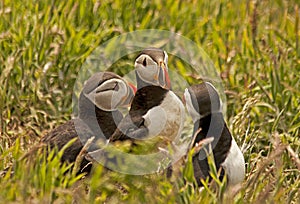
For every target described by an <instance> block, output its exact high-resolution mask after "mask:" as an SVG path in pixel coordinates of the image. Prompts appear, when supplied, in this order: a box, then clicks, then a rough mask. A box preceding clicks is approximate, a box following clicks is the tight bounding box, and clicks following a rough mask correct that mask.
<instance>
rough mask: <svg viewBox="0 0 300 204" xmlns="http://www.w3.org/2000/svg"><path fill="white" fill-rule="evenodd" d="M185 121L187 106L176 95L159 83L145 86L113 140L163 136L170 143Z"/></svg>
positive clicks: (137, 94)
mask: <svg viewBox="0 0 300 204" xmlns="http://www.w3.org/2000/svg"><path fill="white" fill-rule="evenodd" d="M184 120H185V108H184V105H183V104H182V102H181V100H180V99H179V98H178V97H177V96H176V94H174V93H173V92H172V91H170V90H166V89H164V88H162V87H160V86H146V87H143V88H141V89H139V90H138V91H137V92H136V95H135V97H134V98H133V101H132V104H131V108H130V110H129V114H128V115H127V116H126V117H125V118H124V119H123V120H122V121H121V122H120V124H119V126H118V129H117V130H116V132H115V133H114V134H113V135H112V137H111V138H110V141H111V142H113V141H116V140H124V139H130V138H131V139H139V140H142V139H149V138H151V137H155V136H160V137H162V138H164V139H163V140H165V141H168V142H170V141H173V140H174V139H175V138H176V137H177V136H179V135H180V133H181V130H182V128H183V123H184Z"/></svg>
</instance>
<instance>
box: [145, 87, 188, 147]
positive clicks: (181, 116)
mask: <svg viewBox="0 0 300 204" xmlns="http://www.w3.org/2000/svg"><path fill="white" fill-rule="evenodd" d="M143 118H144V119H145V125H146V126H147V128H148V129H149V136H156V135H159V136H163V137H167V138H168V140H171V141H172V140H174V139H175V138H176V137H177V136H180V134H181V131H182V129H183V125H184V121H185V108H184V105H183V104H182V102H181V100H180V99H179V98H178V97H177V96H176V94H174V92H172V91H169V92H168V93H167V94H166V97H165V98H164V100H163V102H162V103H161V104H160V105H159V106H156V107H154V108H152V109H151V110H149V111H148V112H147V113H146V114H145V115H144V116H143Z"/></svg>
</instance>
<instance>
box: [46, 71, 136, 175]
mask: <svg viewBox="0 0 300 204" xmlns="http://www.w3.org/2000/svg"><path fill="white" fill-rule="evenodd" d="M135 90H136V88H135V87H134V86H133V85H132V84H128V83H127V82H126V81H125V80H123V79H122V78H121V77H120V76H118V75H117V74H115V73H112V72H98V73H95V74H94V75H93V76H92V77H90V78H89V79H88V80H87V81H86V82H85V84H84V86H83V89H82V91H81V93H80V96H79V100H78V109H79V111H78V112H79V114H78V117H77V118H74V119H71V120H69V121H67V122H66V123H64V124H62V125H60V126H58V127H57V128H55V129H54V130H52V131H50V132H49V133H47V134H46V135H45V136H44V137H43V138H42V139H41V143H42V144H44V145H46V146H48V147H50V148H48V150H49V149H53V148H57V149H58V150H61V149H62V148H63V147H64V146H65V145H66V144H67V143H68V142H69V141H71V140H72V139H74V138H76V139H75V141H74V143H72V144H71V146H70V147H68V148H66V149H65V151H64V153H63V155H62V157H61V162H62V163H63V162H68V163H71V162H74V161H75V160H76V158H77V156H78V154H79V153H80V151H81V150H82V148H83V146H84V144H85V143H86V142H87V140H88V139H90V138H92V137H95V138H94V140H93V144H92V145H91V146H90V148H89V149H88V151H92V150H95V149H97V148H99V146H98V145H96V144H95V143H97V142H99V141H100V142H102V143H103V142H104V143H105V142H106V140H107V139H108V138H109V137H110V136H111V135H112V134H113V133H114V131H115V130H116V128H117V125H118V124H119V123H120V121H121V120H122V118H123V115H122V113H121V112H120V111H119V110H117V108H118V107H120V106H125V107H126V106H129V104H130V103H131V101H132V98H133V96H134V93H135ZM91 167H92V165H91V164H90V162H89V160H87V159H86V158H83V160H82V162H81V164H80V170H79V172H78V173H82V172H86V173H89V172H90V171H91Z"/></svg>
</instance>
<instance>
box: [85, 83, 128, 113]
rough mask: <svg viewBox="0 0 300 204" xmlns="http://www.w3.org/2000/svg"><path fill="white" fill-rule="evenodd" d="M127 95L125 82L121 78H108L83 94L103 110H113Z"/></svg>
mask: <svg viewBox="0 0 300 204" xmlns="http://www.w3.org/2000/svg"><path fill="white" fill-rule="evenodd" d="M127 95H128V88H127V84H126V83H125V82H124V81H123V80H121V79H116V78H113V79H109V80H107V81H105V82H103V83H102V84H101V85H100V86H98V87H96V88H95V89H94V90H93V91H91V92H90V93H88V94H85V96H86V97H87V98H88V99H89V100H90V101H91V102H92V103H94V104H95V105H96V106H97V107H98V108H100V109H101V110H104V111H112V110H115V109H116V108H117V107H118V106H119V105H121V104H122V102H123V101H125V99H126V97H127Z"/></svg>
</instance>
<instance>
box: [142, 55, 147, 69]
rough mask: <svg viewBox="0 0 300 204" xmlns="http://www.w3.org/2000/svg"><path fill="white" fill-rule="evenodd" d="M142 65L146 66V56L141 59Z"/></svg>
mask: <svg viewBox="0 0 300 204" xmlns="http://www.w3.org/2000/svg"><path fill="white" fill-rule="evenodd" d="M143 65H144V66H145V67H146V66H147V60H146V57H145V58H144V60H143Z"/></svg>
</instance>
